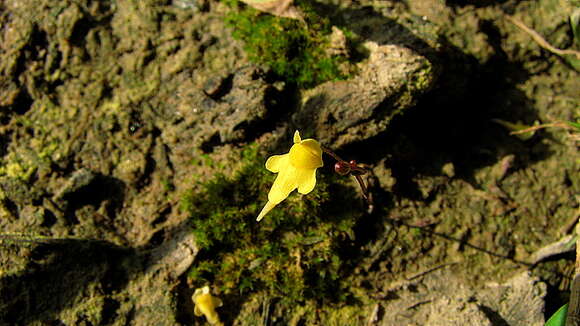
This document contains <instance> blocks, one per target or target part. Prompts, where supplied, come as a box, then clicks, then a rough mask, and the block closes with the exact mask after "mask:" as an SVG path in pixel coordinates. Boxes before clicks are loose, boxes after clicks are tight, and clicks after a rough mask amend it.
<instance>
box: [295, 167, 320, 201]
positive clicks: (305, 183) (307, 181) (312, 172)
mask: <svg viewBox="0 0 580 326" xmlns="http://www.w3.org/2000/svg"><path fill="white" fill-rule="evenodd" d="M296 183H297V184H298V192H299V193H301V194H304V195H306V194H307V193H309V192H311V191H312V189H314V186H316V169H307V170H306V169H305V170H302V171H300V173H298V174H297V178H296Z"/></svg>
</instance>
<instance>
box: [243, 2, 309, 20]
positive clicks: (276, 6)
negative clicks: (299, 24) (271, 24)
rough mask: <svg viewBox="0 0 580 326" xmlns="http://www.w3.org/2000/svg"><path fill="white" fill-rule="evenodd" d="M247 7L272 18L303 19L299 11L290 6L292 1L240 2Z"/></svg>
mask: <svg viewBox="0 0 580 326" xmlns="http://www.w3.org/2000/svg"><path fill="white" fill-rule="evenodd" d="M241 1H242V2H244V3H246V4H248V5H249V6H251V7H253V8H255V9H257V10H259V11H263V12H267V13H269V14H272V15H274V16H278V17H285V18H292V19H300V20H302V19H303V15H302V12H301V11H300V9H298V8H296V7H295V6H293V5H292V2H293V1H294V0H241Z"/></svg>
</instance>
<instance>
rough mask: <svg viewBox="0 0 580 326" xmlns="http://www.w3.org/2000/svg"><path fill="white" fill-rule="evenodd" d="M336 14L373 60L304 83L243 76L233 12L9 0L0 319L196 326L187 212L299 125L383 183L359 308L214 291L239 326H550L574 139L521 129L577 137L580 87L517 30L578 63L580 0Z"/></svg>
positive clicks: (563, 272)
mask: <svg viewBox="0 0 580 326" xmlns="http://www.w3.org/2000/svg"><path fill="white" fill-rule="evenodd" d="M323 2H324V5H323V6H321V7H320V8H323V9H324V10H326V11H325V12H324V11H323V12H321V15H324V14H326V15H329V16H333V17H338V16H340V22H341V24H343V26H342V27H344V28H349V29H350V30H352V31H354V33H356V34H357V35H358V36H359V37H360V38H361V42H363V44H366V46H367V47H369V49H370V50H369V52H370V53H371V54H370V57H369V58H367V60H366V61H365V60H363V61H361V62H360V63H359V66H360V67H361V69H360V75H359V76H358V77H355V78H353V80H351V81H343V82H329V83H328V84H323V85H320V86H318V87H315V88H314V89H311V90H301V89H298V88H296V87H295V86H293V85H291V84H289V83H286V82H284V81H283V80H281V79H279V78H278V79H276V78H274V79H273V78H272V77H271V76H270V75H268V74H267V70H268V67H262V66H257V65H255V64H253V63H251V62H249V61H248V59H247V56H246V54H245V53H244V50H243V44H242V43H241V42H240V41H238V40H234V39H233V38H232V34H231V33H232V31H231V28H228V27H226V26H225V23H224V16H225V15H226V12H227V11H228V10H229V9H228V7H227V6H226V5H224V4H223V3H221V2H219V1H213V0H172V1H171V0H143V1H136V0H106V1H92V0H75V1H72V0H70V1H69V0H64V1H54V0H34V1H33V0H26V1H23V0H4V1H1V2H0V26H1V33H0V158H1V161H0V229H1V232H0V244H1V246H0V324H1V325H95V326H96V325H204V324H205V320H204V319H203V317H196V316H194V313H193V311H194V307H193V303H192V302H191V294H192V293H193V292H194V290H195V287H196V285H195V284H194V283H195V282H194V281H192V279H191V278H190V277H189V276H188V275H189V274H188V272H189V271H190V270H191V269H192V268H195V266H196V264H197V263H199V259H196V258H197V255H198V253H199V252H200V249H199V248H198V246H197V245H196V241H195V238H194V236H193V233H192V232H191V229H192V228H195V223H194V222H192V219H191V216H189V215H188V213H187V212H186V211H184V210H183V209H180V202H181V201H182V197H183V196H184V193H186V192H187V191H193V192H194V193H195V192H196V191H199V192H201V191H202V190H201V187H198V185H200V183H202V182H204V181H207V180H211V179H212V177H213V176H214V175H215V174H216V173H218V172H220V173H225V174H232V173H233V171H236V170H237V169H240V167H242V166H243V165H244V161H243V154H242V152H243V150H244V149H245V148H247V147H248V146H250V145H251V144H257V146H258V147H259V148H260V150H261V152H263V153H267V154H266V155H265V156H264V161H265V160H266V157H267V156H270V155H272V154H277V153H278V152H282V151H284V148H286V146H287V145H288V144H289V143H290V139H291V135H292V134H293V132H294V130H295V129H300V130H305V132H306V133H308V134H310V135H312V136H313V137H315V138H317V139H319V140H320V141H321V142H322V144H323V145H324V146H327V147H330V148H332V149H333V150H335V151H336V152H337V153H338V154H339V155H340V156H342V157H344V158H348V159H355V160H356V161H358V162H363V163H365V164H367V165H368V166H369V167H370V169H371V172H370V173H369V174H368V176H365V178H366V180H367V182H369V186H370V193H371V195H372V198H373V202H372V205H370V206H369V205H368V204H367V203H366V202H365V201H364V200H363V199H362V197H361V196H360V191H359V189H358V186H357V184H356V183H355V181H354V179H353V180H352V182H351V184H350V185H349V191H350V193H352V194H353V197H354V198H351V199H352V200H353V201H354V202H356V205H355V206H357V207H358V208H359V210H360V213H359V215H357V218H358V220H357V223H356V227H355V228H354V231H353V232H354V236H353V238H355V239H356V240H353V241H352V246H351V247H350V249H349V252H348V254H345V255H348V256H349V259H350V260H349V262H350V264H349V265H348V268H347V269H346V270H345V271H343V274H342V275H344V278H345V281H346V282H347V283H349V291H350V294H349V299H348V300H344V301H341V302H331V303H327V302H316V301H315V300H305V301H303V302H296V303H295V304H294V306H292V305H288V304H287V303H285V304H282V303H281V302H282V300H281V299H280V298H277V297H269V296H267V295H265V294H264V293H263V292H252V291H250V292H244V294H243V295H242V294H241V293H242V290H240V291H239V292H238V293H239V294H237V295H236V294H228V295H227V296H226V295H225V293H219V291H218V290H216V291H217V292H218V293H216V294H217V295H218V296H219V295H220V294H222V295H223V297H224V302H225V304H224V306H223V307H221V308H219V309H218V313H219V314H220V315H221V318H222V321H224V323H225V324H226V325H369V326H370V325H522V326H523V325H543V324H544V322H545V319H546V318H547V317H549V316H550V315H551V314H552V313H553V312H555V311H556V310H557V309H558V308H559V307H560V306H561V305H562V304H564V303H565V302H567V299H568V297H567V296H568V288H569V285H570V280H571V279H570V276H571V273H572V271H573V265H574V263H573V262H574V253H573V251H572V250H573V249H574V248H573V246H572V247H570V246H568V247H566V246H564V247H566V248H565V249H564V250H562V251H561V252H559V253H558V254H554V255H547V256H548V257H540V258H542V259H540V258H538V253H537V252H538V250H539V249H541V248H543V247H545V246H548V245H550V244H552V243H555V242H557V241H558V240H560V239H562V238H563V237H565V236H568V235H570V234H573V232H574V226H575V225H576V221H577V219H578V217H579V201H578V199H579V193H580V177H579V176H580V175H579V173H578V170H579V164H580V160H579V156H578V142H577V140H574V138H573V136H574V132H573V131H571V130H569V129H565V128H561V127H551V128H545V129H540V130H537V131H536V132H535V133H533V135H532V136H531V137H528V138H526V139H522V138H520V137H517V136H516V135H511V134H510V129H509V128H507V127H506V126H505V122H511V123H514V124H517V123H521V124H523V125H529V126H533V125H534V124H546V123H558V122H562V121H577V119H579V118H580V115H579V110H578V108H579V107H580V105H579V104H580V103H579V102H580V97H579V94H580V78H579V76H578V72H577V71H576V70H574V68H573V67H572V66H571V65H570V64H569V62H568V61H566V59H565V58H562V57H559V56H557V55H555V54H553V53H550V52H549V51H547V50H545V49H543V48H542V47H540V45H539V44H538V43H537V42H535V41H534V40H533V39H532V37H531V36H530V35H529V34H527V33H525V32H524V31H523V30H522V29H520V28H518V27H517V26H516V25H515V24H514V23H513V22H512V21H510V20H509V19H508V18H507V17H508V16H509V17H514V18H515V19H517V20H518V21H521V22H523V23H524V24H525V25H526V26H528V27H530V28H532V29H533V30H535V31H536V32H537V33H539V34H540V35H542V36H543V37H544V38H545V39H546V41H547V42H549V43H550V44H552V45H553V46H554V47H556V48H560V49H566V48H571V49H576V50H580V48H578V47H579V46H580V45H579V44H578V40H577V41H576V42H577V43H575V44H574V39H573V34H572V30H571V28H570V25H569V22H568V19H569V16H570V15H571V14H572V12H573V11H574V10H578V8H579V7H578V5H577V4H575V3H574V1H568V0H541V1H512V0H503V1H492V0H465V1H459V0H446V1H443V0H407V1H390V0H359V1H355V0H344V1H323ZM331 21H332V19H331ZM364 42H368V43H364ZM345 85H347V86H345ZM321 94H322V95H321ZM323 95H324V96H323ZM576 135H577V134H576ZM326 159H327V158H325V160H326ZM326 162H327V163H328V164H327V163H326ZM332 164H333V163H331V160H328V161H325V167H324V168H322V169H320V170H319V172H318V173H322V174H331V173H332V169H331V168H330V167H331V166H332ZM196 187H198V188H196ZM192 189H193V190H192ZM306 196H307V195H306ZM263 198H265V197H263ZM331 198H332V197H331ZM331 203H332V201H331ZM256 205H257V206H259V205H262V203H261V202H259V201H257V203H256ZM335 205H336V206H337V207H340V205H344V203H341V202H338V200H337V202H336V203H335ZM252 222H253V220H252ZM544 258H545V259H544ZM302 263H303V264H307V262H302ZM298 265H300V263H298ZM298 267H299V268H300V266H298ZM232 291H233V290H232ZM214 293H215V291H214ZM232 293H236V291H233V292H232Z"/></svg>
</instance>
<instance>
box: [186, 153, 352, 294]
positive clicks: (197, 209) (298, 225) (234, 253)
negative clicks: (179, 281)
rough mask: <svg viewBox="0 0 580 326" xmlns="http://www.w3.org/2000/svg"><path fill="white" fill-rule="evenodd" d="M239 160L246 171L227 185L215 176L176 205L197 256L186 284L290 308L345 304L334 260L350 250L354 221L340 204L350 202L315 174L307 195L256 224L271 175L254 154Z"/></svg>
mask: <svg viewBox="0 0 580 326" xmlns="http://www.w3.org/2000/svg"><path fill="white" fill-rule="evenodd" d="M242 157H243V159H244V161H245V162H246V164H245V166H244V167H243V168H242V169H240V170H239V171H238V172H237V173H234V174H233V176H232V177H226V176H224V175H216V176H215V178H213V179H212V180H210V181H208V182H206V183H204V184H203V185H202V188H203V191H202V192H201V193H195V192H194V191H193V190H192V191H190V192H189V193H188V194H186V195H185V196H184V198H183V200H182V207H183V209H185V210H186V211H187V212H189V214H191V218H192V219H193V220H194V225H195V228H194V229H193V232H194V234H195V236H196V239H197V243H198V245H199V246H200V249H201V251H200V254H199V256H198V258H199V259H198V262H197V263H196V264H195V265H194V267H193V268H192V270H191V273H190V275H189V276H190V278H191V279H192V282H193V283H194V284H198V285H199V286H201V285H203V284H211V285H212V286H214V287H216V288H218V289H219V290H220V292H222V293H223V294H226V295H227V294H231V295H241V294H244V295H247V294H249V293H253V292H261V293H264V292H265V293H267V294H268V295H269V296H272V297H279V298H282V300H284V301H287V302H292V303H300V302H305V301H308V300H311V299H316V300H317V301H330V302H340V301H343V300H345V299H346V298H347V297H348V295H349V291H348V286H347V284H346V283H345V275H346V274H347V272H346V270H347V269H348V268H347V266H348V259H349V258H348V257H345V256H344V255H341V254H340V253H342V252H345V250H343V249H344V248H345V247H348V246H351V245H352V236H349V235H350V234H353V230H352V229H353V227H354V225H355V222H356V217H357V216H360V215H361V214H360V212H359V211H357V212H348V211H345V210H344V207H357V206H358V205H357V204H356V203H351V204H349V205H347V204H344V203H345V201H346V202H348V201H349V200H350V201H354V200H355V199H354V198H353V197H354V196H353V195H352V194H353V192H349V191H348V190H352V189H350V188H348V189H347V188H345V186H344V185H342V184H341V182H343V181H342V180H344V179H338V178H337V177H334V176H333V174H331V173H320V171H319V178H318V183H317V186H316V188H315V189H314V191H313V192H311V193H310V194H308V195H306V196H300V195H299V194H297V193H296V192H294V193H292V194H291V195H290V196H289V197H288V199H286V200H285V201H284V202H282V203H280V204H279V205H278V206H277V207H276V208H274V209H273V210H272V211H271V212H270V213H269V214H268V215H267V216H266V217H265V218H264V220H262V221H261V222H260V223H257V222H256V216H257V215H258V212H259V211H260V209H261V208H262V206H263V205H264V204H265V203H266V201H267V194H268V191H269V188H270V186H271V185H272V182H273V180H274V178H275V175H274V174H272V173H270V172H268V171H267V170H266V169H265V168H264V161H265V157H263V156H260V155H258V150H257V148H256V147H251V148H250V149H249V150H247V151H246V152H245V153H244V155H242ZM331 194H332V196H331ZM345 194H346V196H345ZM349 194H350V196H351V197H350V198H349V197H348V196H349ZM335 200H336V201H335ZM337 202H341V205H336V203H337ZM336 206H340V209H339V208H338V207H336ZM355 210H356V208H355Z"/></svg>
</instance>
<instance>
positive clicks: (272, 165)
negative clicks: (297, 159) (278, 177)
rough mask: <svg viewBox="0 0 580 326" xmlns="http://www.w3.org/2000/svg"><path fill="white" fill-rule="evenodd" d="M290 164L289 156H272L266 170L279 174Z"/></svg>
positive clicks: (267, 162)
mask: <svg viewBox="0 0 580 326" xmlns="http://www.w3.org/2000/svg"><path fill="white" fill-rule="evenodd" d="M287 164H288V154H282V155H274V156H270V157H269V158H268V160H267V161H266V169H268V171H270V172H274V173H278V172H280V170H281V169H283V167H284V166H285V165H287Z"/></svg>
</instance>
